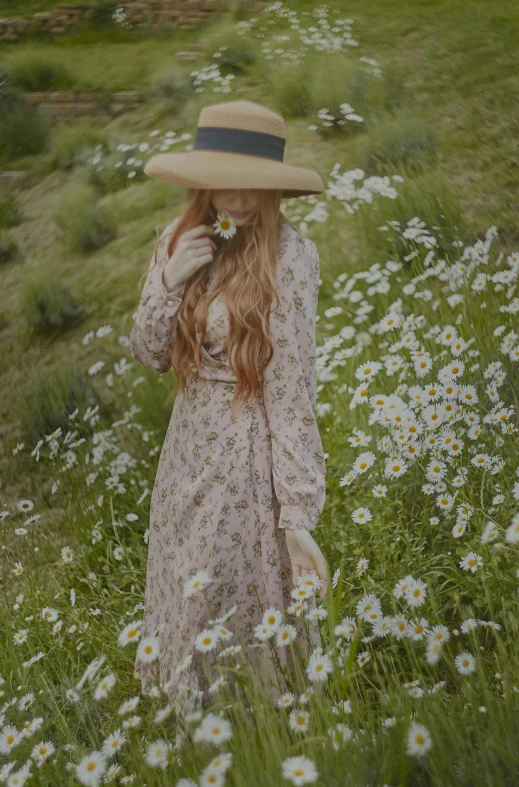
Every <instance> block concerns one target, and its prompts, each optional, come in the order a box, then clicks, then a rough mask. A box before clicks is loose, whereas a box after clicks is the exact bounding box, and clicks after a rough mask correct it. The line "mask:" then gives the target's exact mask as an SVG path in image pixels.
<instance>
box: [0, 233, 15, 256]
mask: <svg viewBox="0 0 519 787" xmlns="http://www.w3.org/2000/svg"><path fill="white" fill-rule="evenodd" d="M17 254H18V246H17V245H16V243H15V241H14V239H13V238H12V237H11V235H10V234H9V233H8V232H6V231H5V229H4V228H2V227H0V265H3V264H4V263H6V262H12V261H13V260H14V259H15V258H16V256H17Z"/></svg>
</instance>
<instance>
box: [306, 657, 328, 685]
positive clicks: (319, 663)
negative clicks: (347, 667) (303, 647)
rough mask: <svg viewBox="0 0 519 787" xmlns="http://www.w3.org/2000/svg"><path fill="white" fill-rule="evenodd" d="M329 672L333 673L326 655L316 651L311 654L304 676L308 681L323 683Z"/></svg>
mask: <svg viewBox="0 0 519 787" xmlns="http://www.w3.org/2000/svg"><path fill="white" fill-rule="evenodd" d="M331 672H333V664H332V660H331V658H330V657H329V656H328V655H327V654H326V653H321V652H320V651H319V650H317V651H316V652H314V653H312V654H311V656H310V658H309V660H308V666H307V668H306V674H307V675H308V677H309V678H310V680H312V681H315V680H319V681H322V682H324V681H325V680H326V679H327V677H328V675H329V673H331Z"/></svg>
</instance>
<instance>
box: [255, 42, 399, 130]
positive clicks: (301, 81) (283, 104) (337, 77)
mask: <svg viewBox="0 0 519 787" xmlns="http://www.w3.org/2000/svg"><path fill="white" fill-rule="evenodd" d="M266 79H267V80H268V83H269V88H268V92H269V95H271V96H272V98H273V101H274V102H275V105H276V107H277V108H278V110H279V111H281V112H283V114H284V115H286V116H288V117H292V118H299V117H304V118H307V117H308V116H309V115H312V116H313V117H315V120H316V122H317V121H318V113H319V111H320V110H321V109H323V108H326V109H327V110H328V112H329V114H330V115H333V116H334V118H335V120H336V121H339V120H341V121H342V120H344V114H343V113H342V112H341V105H342V104H345V103H347V104H350V105H351V107H352V108H353V111H354V112H355V113H356V114H358V115H360V116H361V117H362V118H363V121H362V122H360V121H348V122H346V123H344V125H341V126H339V128H341V130H342V131H341V133H344V132H347V133H348V134H350V133H354V134H355V133H357V132H358V131H359V130H360V131H363V130H364V128H365V127H366V126H368V125H369V124H370V122H372V121H373V120H374V119H376V117H377V115H378V114H379V112H380V110H381V109H384V110H386V111H388V110H389V109H393V108H394V107H395V106H397V105H398V104H399V103H400V101H401V95H402V90H403V87H402V83H401V81H400V79H399V78H398V76H397V75H396V74H394V73H392V72H389V73H388V74H387V75H385V76H384V78H382V79H381V78H379V77H377V76H375V75H374V74H370V73H368V72H367V71H366V70H364V68H363V66H361V65H359V63H358V62H357V61H353V60H351V59H350V58H349V57H348V55H347V54H345V53H344V52H340V53H332V54H330V53H328V52H327V53H318V54H316V55H312V56H307V57H305V58H304V59H303V60H300V61H299V63H296V64H295V65H293V66H286V67H285V68H283V69H272V70H271V71H270V72H266ZM330 128H331V127H330ZM322 131H323V133H325V134H326V133H330V131H329V130H328V127H324V126H323V128H322Z"/></svg>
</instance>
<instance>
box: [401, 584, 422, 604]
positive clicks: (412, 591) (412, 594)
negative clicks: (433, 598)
mask: <svg viewBox="0 0 519 787" xmlns="http://www.w3.org/2000/svg"><path fill="white" fill-rule="evenodd" d="M426 590H427V584H426V583H425V582H422V580H421V579H414V580H413V581H412V582H410V583H409V585H408V587H407V588H406V590H405V591H404V595H405V598H406V600H407V602H408V604H409V606H410V607H418V606H419V605H420V604H423V602H424V601H425V594H426Z"/></svg>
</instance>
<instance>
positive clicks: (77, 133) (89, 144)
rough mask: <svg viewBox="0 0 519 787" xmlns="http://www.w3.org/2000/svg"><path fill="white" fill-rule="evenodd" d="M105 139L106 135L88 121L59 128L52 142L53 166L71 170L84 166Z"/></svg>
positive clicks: (79, 121)
mask: <svg viewBox="0 0 519 787" xmlns="http://www.w3.org/2000/svg"><path fill="white" fill-rule="evenodd" d="M105 139H106V133H105V132H104V131H103V130H102V129H100V128H98V127H96V126H94V125H92V123H91V122H90V121H88V120H78V121H76V122H73V123H71V124H68V125H61V126H58V128H57V129H56V131H55V133H54V134H53V137H52V141H51V148H52V152H51V159H52V162H53V165H54V166H56V167H62V168H64V169H69V168H71V167H73V166H74V165H75V164H84V163H85V162H86V161H87V159H88V157H89V156H91V155H92V154H93V153H94V150H95V148H96V146H98V145H100V144H102V143H103V142H104V141H105Z"/></svg>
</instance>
